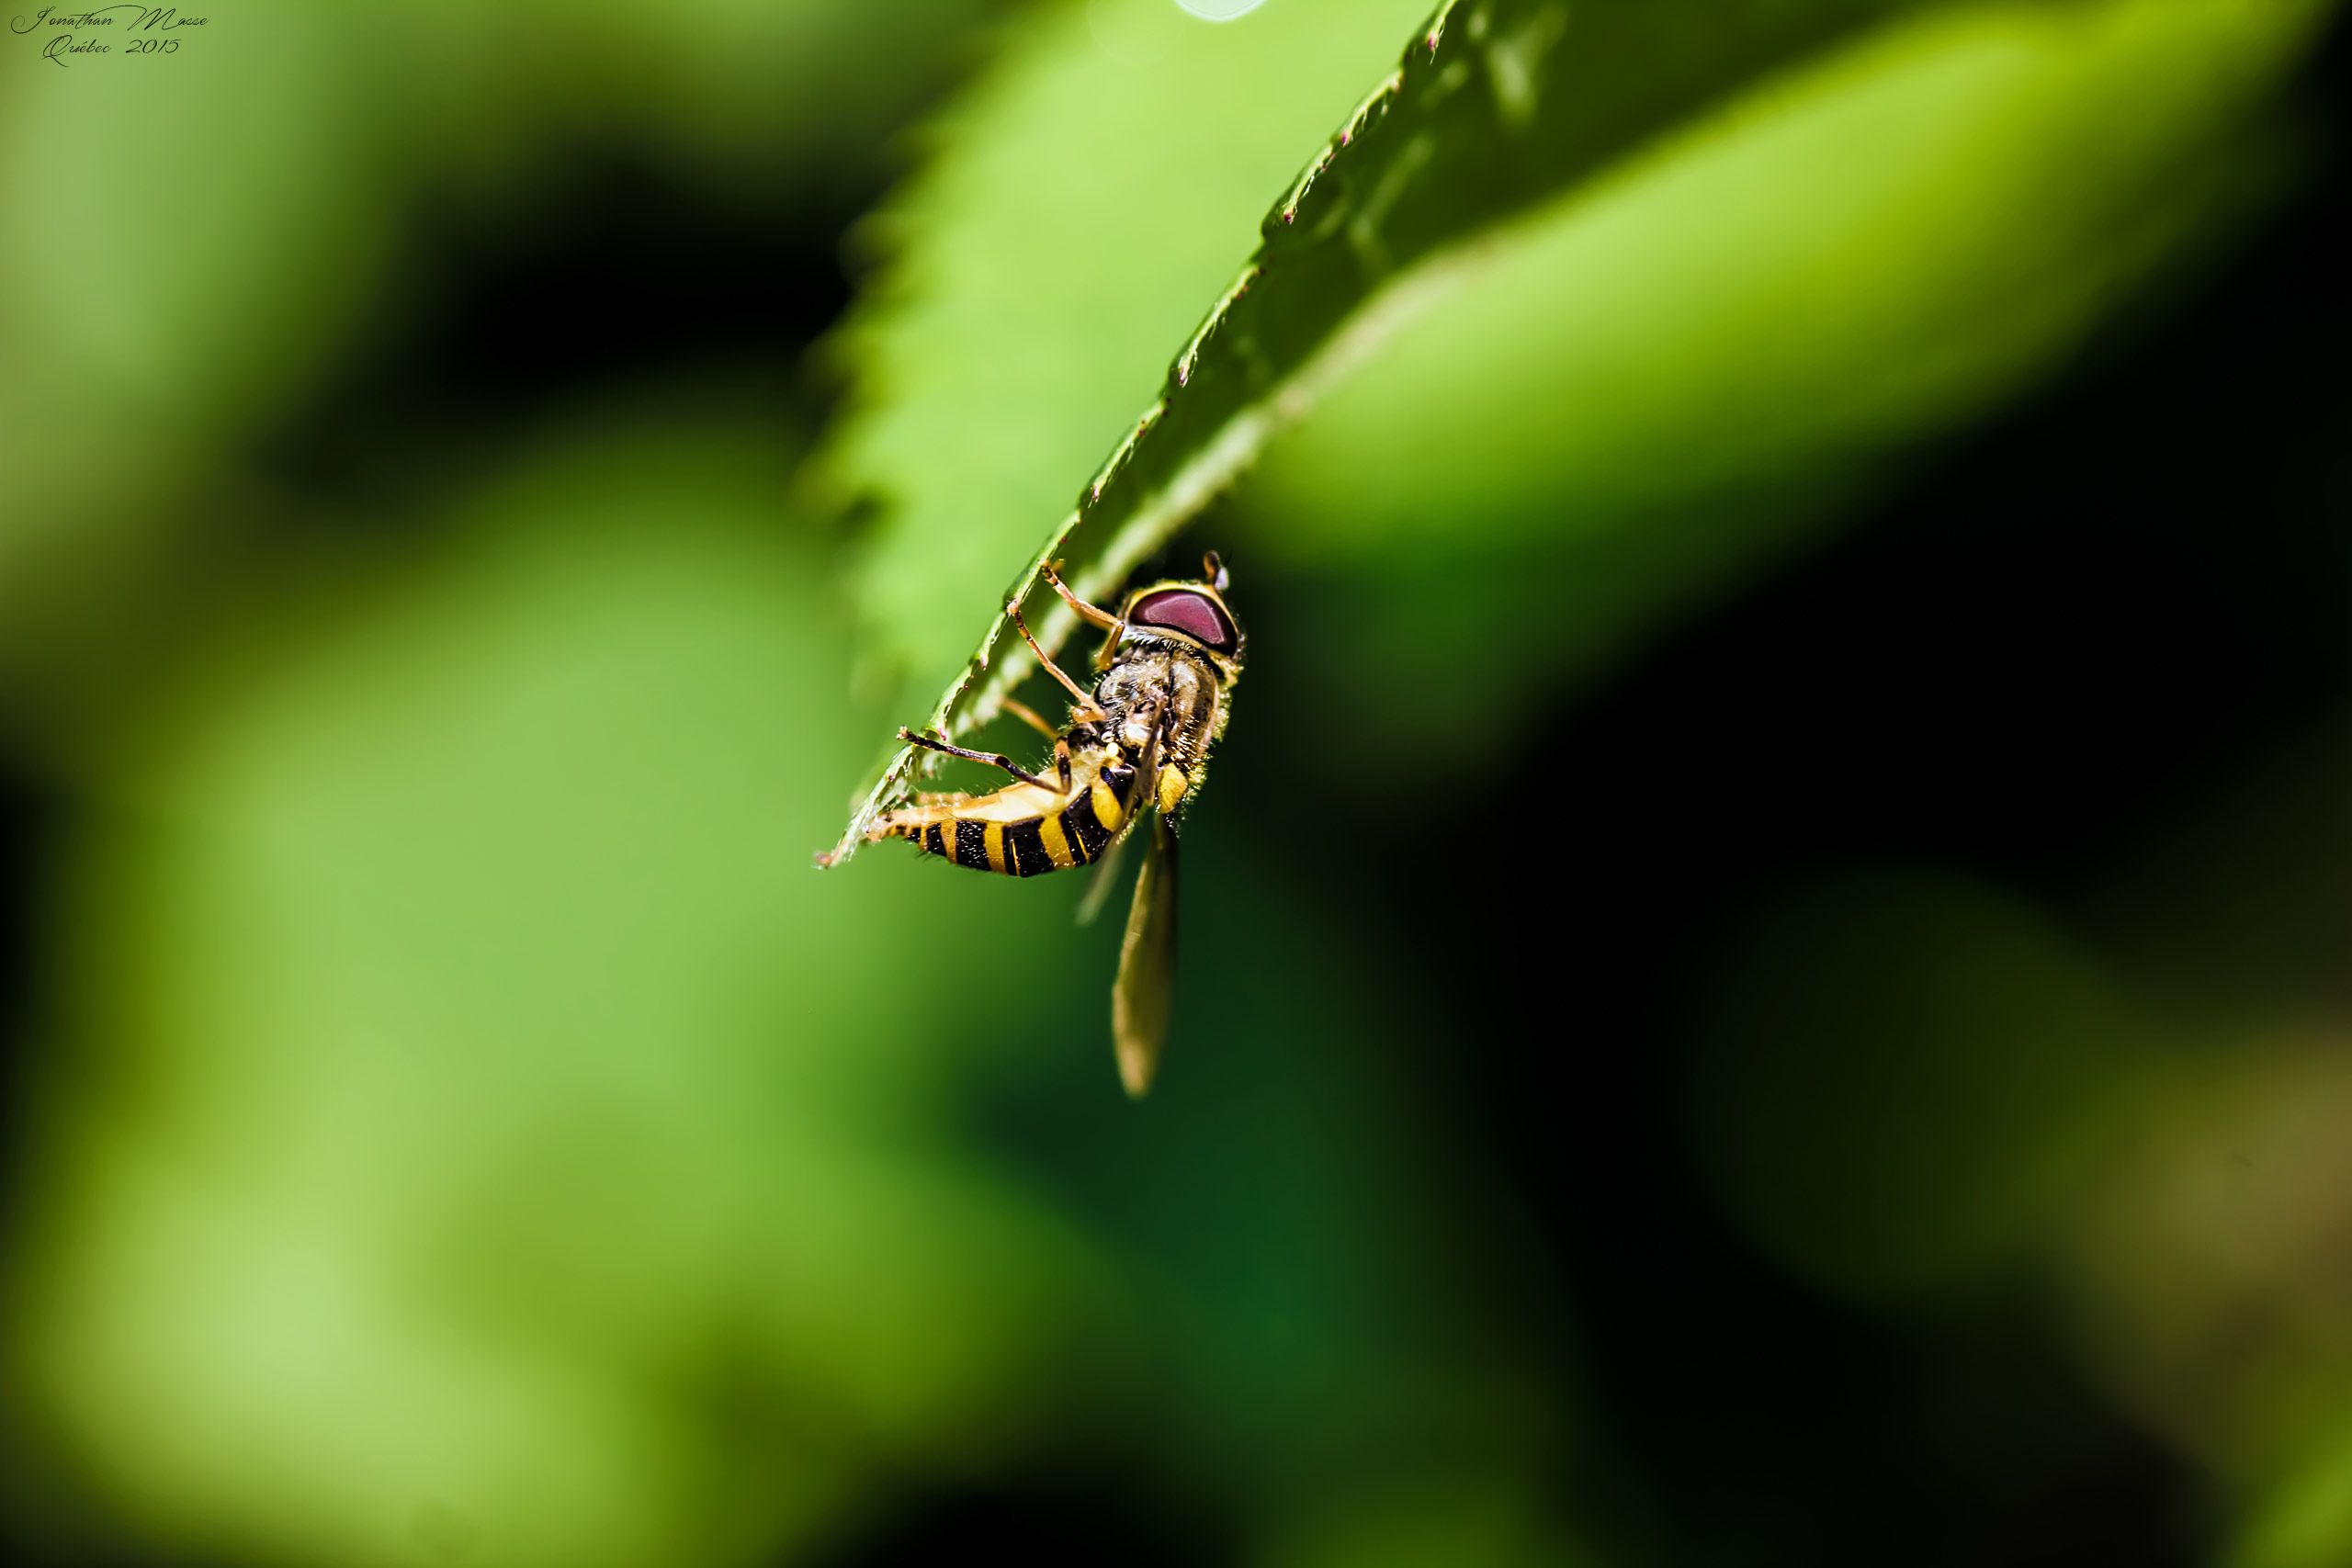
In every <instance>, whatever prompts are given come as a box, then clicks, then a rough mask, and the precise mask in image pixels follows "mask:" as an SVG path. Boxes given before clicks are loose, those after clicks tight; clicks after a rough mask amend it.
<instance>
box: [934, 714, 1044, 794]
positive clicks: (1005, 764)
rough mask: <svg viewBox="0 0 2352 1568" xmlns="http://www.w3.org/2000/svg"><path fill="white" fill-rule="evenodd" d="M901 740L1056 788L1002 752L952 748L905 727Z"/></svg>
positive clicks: (1032, 782)
mask: <svg viewBox="0 0 2352 1568" xmlns="http://www.w3.org/2000/svg"><path fill="white" fill-rule="evenodd" d="M899 739H901V740H904V741H906V742H907V743H908V744H909V745H910V746H920V747H922V749H923V750H926V751H936V752H938V753H940V754H941V755H942V756H946V757H961V758H963V759H964V760H965V761H967V762H986V763H988V764H989V766H990V767H996V768H1002V769H1003V770H1004V771H1005V772H1006V773H1011V774H1012V776H1013V777H1014V778H1016V779H1019V780H1021V781H1022V782H1023V784H1039V785H1043V786H1044V787H1045V788H1046V789H1051V788H1053V787H1054V786H1053V785H1051V784H1046V781H1045V780H1043V779H1041V778H1039V777H1038V776H1037V775H1036V774H1035V773H1030V772H1028V771H1027V770H1026V769H1024V768H1023V767H1021V766H1020V765H1018V764H1017V763H1015V762H1014V761H1013V760H1012V758H1010V757H1008V756H1006V755H1005V754H1004V753H1003V752H1001V751H972V750H966V749H965V748H964V747H961V746H950V745H949V744H948V743H947V742H946V741H944V740H934V739H932V738H931V737H930V736H928V735H917V734H916V733H915V732H914V731H913V730H911V729H909V728H906V726H904V725H900V726H899Z"/></svg>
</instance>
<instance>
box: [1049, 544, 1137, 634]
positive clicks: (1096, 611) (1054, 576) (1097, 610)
mask: <svg viewBox="0 0 2352 1568" xmlns="http://www.w3.org/2000/svg"><path fill="white" fill-rule="evenodd" d="M1061 565H1062V563H1061V562H1059V561H1057V560H1054V561H1047V562H1046V564H1045V565H1044V566H1042V567H1040V568H1038V569H1037V570H1038V573H1039V575H1040V576H1042V577H1044V578H1045V580H1046V587H1048V588H1050V589H1052V590H1053V591H1054V592H1057V593H1058V594H1060V595H1061V596H1062V603H1063V604H1067V605H1069V607H1070V608H1071V609H1073V610H1075V611H1077V612H1078V618H1079V619H1080V620H1081V621H1086V622H1090V623H1091V624H1092V625H1094V626H1101V627H1102V628H1103V630H1104V631H1111V630H1113V629H1114V628H1116V627H1118V626H1122V625H1124V624H1125V623H1124V622H1122V621H1121V620H1120V619H1119V617H1118V616H1116V615H1113V614H1111V612H1110V611H1108V610H1105V609H1103V607H1102V606H1101V605H1099V604H1088V603H1087V602H1086V601H1085V600H1083V599H1081V598H1080V597H1079V596H1078V595H1077V594H1075V593H1073V592H1070V589H1069V583H1067V582H1064V581H1062V573H1061Z"/></svg>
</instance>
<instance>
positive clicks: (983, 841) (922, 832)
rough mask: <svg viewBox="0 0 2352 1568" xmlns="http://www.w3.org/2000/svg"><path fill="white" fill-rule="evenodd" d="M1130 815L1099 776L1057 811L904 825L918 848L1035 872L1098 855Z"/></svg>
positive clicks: (990, 867) (1001, 870)
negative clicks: (996, 819)
mask: <svg viewBox="0 0 2352 1568" xmlns="http://www.w3.org/2000/svg"><path fill="white" fill-rule="evenodd" d="M1125 820H1126V813H1125V808H1124V807H1122V806H1121V805H1120V800H1119V795H1118V794H1117V792H1116V791H1115V790H1114V787H1113V785H1112V784H1109V783H1106V782H1105V781H1104V780H1103V779H1096V780H1095V781H1094V782H1093V784H1091V785H1090V786H1089V787H1087V788H1086V789H1083V790H1080V792H1079V793H1078V795H1076V796H1075V797H1074V798H1073V799H1072V800H1071V801H1070V803H1069V805H1068V806H1065V807H1062V808H1061V810H1059V811H1057V812H1048V813H1046V814H1045V815H1043V816H1039V817H1027V818H1020V819H1019V820H1016V821H1012V822H991V821H989V820H987V819H986V818H968V817H967V818H949V819H947V820H944V821H939V822H925V823H921V824H915V823H910V824H909V825H908V826H907V827H906V829H903V831H904V832H905V835H906V837H908V838H910V839H912V840H914V841H915V844H916V846H917V847H918V848H920V849H922V850H923V851H925V852H928V853H931V854H934V855H938V856H940V857H941V858H942V859H944V860H947V861H951V862H953V863H956V864H957V865H962V866H969V867H971V868H972V869H973V870H974V871H993V872H996V873H998V874H1001V875H1004V876H1035V875H1037V874H1039V873H1041V872H1047V871H1060V870H1062V869H1064V868H1065V867H1068V866H1073V865H1084V864H1086V863H1088V862H1089V861H1091V860H1095V859H1097V858H1099V857H1100V856H1101V855H1102V853H1103V851H1104V850H1106V849H1108V848H1110V847H1111V840H1114V839H1115V838H1117V837H1118V836H1119V829H1120V828H1121V827H1122V826H1123V825H1124V824H1125Z"/></svg>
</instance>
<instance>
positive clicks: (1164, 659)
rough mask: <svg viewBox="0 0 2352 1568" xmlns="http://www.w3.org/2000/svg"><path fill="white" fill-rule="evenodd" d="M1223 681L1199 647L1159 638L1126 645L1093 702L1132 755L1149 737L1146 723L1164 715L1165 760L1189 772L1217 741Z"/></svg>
mask: <svg viewBox="0 0 2352 1568" xmlns="http://www.w3.org/2000/svg"><path fill="white" fill-rule="evenodd" d="M1222 687H1223V682H1221V681H1220V679H1219V677H1218V674H1217V670H1216V665H1215V664H1214V663H1212V662H1211V661H1210V660H1209V659H1208V657H1207V656H1206V655H1204V654H1203V653H1201V652H1199V651H1198V650H1197V649H1193V648H1190V647H1187V646H1185V645H1183V644H1181V643H1175V642H1163V641H1160V640H1159V639H1157V638H1137V639H1136V640H1134V641H1131V642H1127V643H1125V644H1123V645H1122V646H1121V647H1120V649H1118V651H1117V652H1116V653H1115V654H1114V656H1113V658H1112V663H1111V667H1110V668H1109V669H1108V670H1106V671H1103V678H1102V680H1100V681H1099V682H1096V683H1095V687H1094V700H1095V701H1096V702H1098V703H1100V704H1101V705H1103V712H1105V713H1106V714H1108V715H1109V716H1110V723H1109V725H1108V726H1107V727H1106V728H1108V730H1109V733H1110V737H1111V739H1114V740H1115V741H1117V742H1118V743H1119V744H1121V745H1122V746H1124V747H1125V749H1126V750H1128V751H1129V752H1130V753H1131V754H1132V753H1136V752H1140V751H1141V750H1143V748H1144V745H1145V743H1146V742H1147V740H1148V739H1149V736H1148V728H1147V721H1148V719H1149V718H1150V717H1151V716H1152V714H1153V712H1154V710H1158V711H1159V724H1160V734H1161V740H1160V748H1161V758H1162V761H1165V762H1169V763H1172V764H1173V765H1175V766H1176V767H1179V768H1182V769H1183V770H1184V771H1185V772H1187V773H1190V772H1192V771H1193V768H1194V767H1196V766H1197V765H1198V764H1199V762H1200V761H1201V760H1202V758H1203V757H1204V756H1205V755H1206V754H1207V751H1208V746H1209V742H1210V741H1211V740H1213V739H1216V730H1217V728H1218V722H1217V721H1218V717H1219V710H1220V708H1221V706H1222V699H1223V690H1222Z"/></svg>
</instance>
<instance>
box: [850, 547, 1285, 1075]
mask: <svg viewBox="0 0 2352 1568" xmlns="http://www.w3.org/2000/svg"><path fill="white" fill-rule="evenodd" d="M1202 571H1203V576H1202V578H1201V580H1200V581H1169V582H1157V583H1153V584H1151V585H1150V586H1149V587H1146V588H1138V589H1136V591H1135V592H1132V593H1130V594H1128V595H1127V599H1126V603H1125V605H1123V606H1122V607H1121V609H1120V611H1119V613H1118V614H1117V615H1113V614H1112V613H1111V612H1109V611H1108V610H1104V609H1102V608H1099V607H1098V606H1096V605H1093V604H1088V603H1086V602H1085V601H1084V600H1082V599H1080V597H1079V596H1078V595H1077V594H1076V593H1074V592H1071V591H1070V589H1069V585H1068V584H1067V583H1065V582H1063V581H1062V580H1061V577H1060V575H1059V574H1058V573H1057V571H1056V570H1054V568H1053V566H1051V565H1048V566H1047V567H1046V569H1045V572H1044V576H1045V579H1046V582H1047V583H1048V584H1050V585H1051V586H1052V588H1053V590H1054V592H1056V593H1058V594H1060V595H1061V597H1062V601H1063V603H1065V604H1068V605H1069V607H1070V608H1071V609H1072V610H1074V611H1076V612H1077V613H1078V615H1079V618H1080V620H1082V621H1085V622H1086V623H1088V624H1090V625H1092V626H1100V627H1102V628H1103V631H1104V632H1105V633H1106V634H1107V635H1106V636H1105V637H1104V638H1103V647H1102V649H1101V650H1100V651H1099V652H1098V653H1097V654H1096V655H1095V658H1094V670H1095V681H1094V687H1093V689H1092V690H1091V691H1089V690H1088V689H1087V688H1086V687H1084V686H1081V685H1080V684H1079V683H1078V682H1076V681H1074V680H1072V679H1070V677H1069V675H1068V674H1066V673H1065V672H1064V671H1062V669H1061V667H1060V666H1058V665H1057V664H1056V663H1055V662H1054V661H1053V660H1051V659H1050V658H1048V657H1046V650H1045V649H1043V648H1040V647H1038V645H1037V639H1036V638H1035V637H1031V636H1030V635H1029V627H1028V626H1027V625H1026V623H1024V622H1023V620H1022V618H1021V609H1020V606H1019V605H1017V604H1014V605H1008V606H1007V607H1006V609H1005V614H1006V615H1008V616H1010V617H1011V618H1012V624H1013V626H1014V628H1015V629H1016V630H1018V631H1019V632H1020V633H1021V636H1022V638H1023V640H1024V641H1025V642H1027V643H1028V644H1029V647H1030V649H1031V651H1032V652H1034V653H1035V654H1036V656H1037V662H1038V663H1039V665H1041V666H1042V667H1043V668H1044V669H1045V671H1046V673H1048V674H1050V675H1051V676H1053V678H1054V679H1055V680H1056V681H1058V682H1060V683H1061V685H1062V687H1063V689H1064V690H1066V691H1068V692H1069V694H1070V698H1071V705H1070V714H1069V723H1068V724H1067V725H1065V726H1064V727H1063V728H1060V729H1058V730H1057V729H1056V728H1054V727H1053V726H1052V725H1051V724H1049V723H1047V722H1046V720H1045V718H1044V717H1042V716H1040V715H1038V714H1037V713H1036V712H1035V710H1034V709H1032V708H1029V707H1027V706H1025V705H1023V704H1021V703H1017V702H1014V701H1012V700H1011V699H1009V698H1008V699H1007V700H1006V702H1005V707H1006V709H1007V711H1009V712H1011V713H1012V714H1014V715H1016V716H1019V717H1020V718H1021V719H1023V721H1025V722H1026V723H1028V724H1029V725H1030V726H1031V727H1032V728H1035V729H1037V730H1039V731H1041V732H1042V733H1044V734H1046V735H1047V736H1049V737H1051V738H1052V739H1053V742H1054V755H1053V761H1052V768H1053V773H1052V775H1051V776H1050V777H1041V776H1040V775H1038V774H1036V773H1030V772H1028V771H1026V770H1025V769H1023V768H1022V767H1021V766H1020V765H1019V764H1017V763H1015V762H1014V761H1013V760H1012V758H1010V757H1008V756H1005V755H1004V754H1003V753H1001V752H995V751H973V750H967V749H966V748H964V747H961V746H952V745H950V744H948V743H947V741H946V740H944V739H941V738H939V737H937V736H932V735H919V734H917V733H916V732H914V731H913V730H910V729H903V728H902V729H900V730H899V739H901V740H905V741H908V742H910V743H911V744H913V745H917V746H921V747H924V748H926V749H927V750H933V751H938V752H942V753H944V754H945V755H947V756H950V757H962V758H964V759H966V760H967V761H974V762H985V763H987V764H988V765H989V766H990V767H995V768H1001V769H1003V770H1004V771H1005V772H1006V773H1011V774H1012V777H1013V780H1014V782H1013V783H1012V784H1007V785H1005V786H1004V787H1003V788H1002V789H999V790H995V791H992V792H991V793H989V794H987V795H917V796H915V802H914V804H913V805H911V806H908V807H902V808H900V809H899V810H897V811H893V812H890V813H888V815H886V816H884V817H882V818H879V819H878V820H877V821H876V822H875V824H874V825H873V826H872V827H871V828H869V829H866V834H865V837H866V838H867V840H870V841H879V840H884V839H909V840H913V842H914V843H915V845H916V846H917V848H919V849H920V850H922V852H925V853H927V854H934V855H938V856H939V857H941V858H942V859H944V860H946V861H948V862H949V863H952V864H956V865H961V866H969V867H971V868H972V869H973V870H975V871H992V872H996V873H998V874H1001V875H1005V876H1035V875H1038V874H1041V873H1044V872H1049V871H1062V870H1066V869H1068V868H1069V867H1071V866H1077V865H1087V864H1092V865H1094V866H1095V868H1096V869H1095V873H1094V876H1095V881H1094V884H1093V886H1091V887H1090V888H1089V889H1088V890H1087V897H1086V902H1085V904H1084V906H1082V907H1081V909H1080V918H1081V919H1084V918H1086V917H1087V916H1088V915H1090V914H1091V912H1092V909H1093V908H1094V907H1096V906H1097V905H1099V903H1100V902H1101V899H1102V897H1103V895H1104V894H1105V893H1107V892H1108V891H1109V889H1110V875H1111V870H1112V866H1113V864H1114V857H1115V856H1116V855H1117V853H1118V851H1119V849H1120V847H1121V846H1122V845H1124V844H1125V841H1126V839H1127V835H1128V834H1130V833H1132V832H1134V831H1135V830H1136V826H1137V823H1138V822H1139V821H1140V819H1141V818H1142V817H1143V816H1144V814H1145V813H1146V812H1150V813H1151V814H1152V824H1151V849H1150V852H1148V854H1147V855H1146V856H1145V858H1144V865H1143V871H1142V873H1141V874H1139V875H1138V876H1137V877H1136V893H1135V902H1134V903H1133V904H1132V905H1131V906H1130V907H1129V908H1128V911H1127V932H1126V938H1125V941H1124V942H1122V943H1121V945H1120V948H1119V977H1118V979H1117V980H1116V981H1115V982H1114V984H1113V986H1112V988H1111V1038H1112V1043H1113V1045H1114V1047H1115V1048H1116V1050H1117V1055H1118V1063H1119V1077H1120V1079H1121V1081H1123V1082H1124V1083H1125V1085H1126V1088H1127V1092H1128V1093H1129V1094H1131V1095H1140V1094H1142V1093H1143V1092H1144V1090H1145V1089H1148V1088H1149V1087H1150V1084H1151V1075H1152V1069H1153V1068H1154V1067H1155V1066H1157V1065H1158V1064H1159V1050H1160V1047H1161V1045H1162V1044H1164V1043H1166V1040H1167V1037H1168V1009H1169V1000H1170V990H1171V988H1172V986H1173V984H1174V980H1175V967H1176V825H1177V821H1178V818H1179V817H1180V815H1181V813H1182V809H1183V807H1184V804H1185V802H1186V801H1188V800H1190V799H1191V798H1192V797H1193V794H1194V792H1196V791H1197V790H1199V788H1200V787H1201V781H1202V779H1203V777H1204V776H1205V774H1206V773H1207V771H1208V755H1209V748H1210V746H1211V745H1212V744H1214V743H1215V742H1216V739H1218V738H1219V737H1220V736H1222V735H1223V734H1224V733H1225V725H1226V720H1227V718H1228V717H1229V716H1231V713H1232V706H1231V693H1232V690H1233V683H1234V682H1235V680H1236V679H1237V678H1238V676H1239V675H1240V673H1241V656H1242V635H1241V627H1240V625H1239V623H1238V622H1237V621H1235V620H1234V618H1233V613H1232V611H1230V610H1228V609H1227V608H1226V604H1225V589H1226V586H1227V576H1226V571H1225V567H1224V565H1223V563H1222V562H1220V561H1219V560H1218V559H1217V558H1216V554H1215V553H1214V552H1212V553H1211V554H1210V555H1209V556H1208V557H1207V558H1204V560H1203V562H1202Z"/></svg>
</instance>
